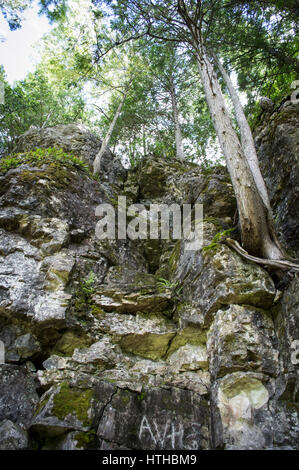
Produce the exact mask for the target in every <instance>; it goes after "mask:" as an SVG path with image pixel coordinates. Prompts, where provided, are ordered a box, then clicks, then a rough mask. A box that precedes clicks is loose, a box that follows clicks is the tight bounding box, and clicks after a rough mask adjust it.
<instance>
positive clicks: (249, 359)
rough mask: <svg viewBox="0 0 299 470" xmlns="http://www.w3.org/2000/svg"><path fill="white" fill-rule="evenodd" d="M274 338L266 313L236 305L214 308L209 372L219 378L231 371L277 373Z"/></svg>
mask: <svg viewBox="0 0 299 470" xmlns="http://www.w3.org/2000/svg"><path fill="white" fill-rule="evenodd" d="M275 346H276V347H277V339H276V336H275V331H274V325H273V321H272V319H271V317H270V316H268V315H267V313H266V312H263V311H262V310H256V309H254V308H250V307H243V306H240V305H231V306H230V307H229V308H228V309H226V310H218V312H217V314H216V317H215V320H214V322H213V324H212V327H211V329H210V331H209V333H208V352H209V361H210V371H211V372H212V374H213V376H214V377H221V376H223V375H225V374H229V373H231V372H234V371H242V370H244V371H250V370H253V371H257V372H263V373H265V374H269V375H277V374H278V372H279V362H278V354H279V351H278V349H276V348H275Z"/></svg>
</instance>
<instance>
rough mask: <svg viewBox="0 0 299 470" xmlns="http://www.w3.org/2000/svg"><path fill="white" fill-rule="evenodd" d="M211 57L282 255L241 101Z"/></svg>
mask: <svg viewBox="0 0 299 470" xmlns="http://www.w3.org/2000/svg"><path fill="white" fill-rule="evenodd" d="M213 57H214V59H215V61H216V63H217V66H218V68H219V70H220V73H221V75H222V77H223V79H224V81H225V83H226V86H227V89H228V91H229V94H230V97H231V100H232V103H233V106H234V110H235V114H236V119H237V123H238V126H239V129H240V135H241V144H242V149H243V152H244V155H245V158H246V160H247V163H248V165H249V167H250V170H251V173H252V176H253V178H254V181H255V185H256V188H257V190H258V192H259V194H260V196H261V198H262V200H263V203H264V205H265V208H266V213H267V220H268V226H269V232H270V236H271V238H272V239H273V241H274V242H275V244H276V245H277V246H278V247H279V248H280V250H281V252H282V253H283V249H282V248H281V247H280V243H279V241H278V239H277V236H276V232H275V225H274V219H273V213H272V208H271V203H270V200H269V196H268V191H267V187H266V184H265V181H264V178H263V176H262V174H261V171H260V167H259V162H258V158H257V153H256V149H255V145H254V140H253V136H252V132H251V129H250V126H249V124H248V121H247V118H246V116H245V113H244V109H243V106H242V103H241V100H240V98H239V94H238V93H237V91H236V89H235V87H234V85H233V82H232V81H231V78H230V76H229V74H228V73H227V72H226V70H225V68H224V67H223V65H222V64H221V62H220V60H219V59H218V58H217V57H216V56H215V55H214V54H213ZM284 256H285V255H284Z"/></svg>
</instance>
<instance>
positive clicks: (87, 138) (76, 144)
mask: <svg viewBox="0 0 299 470" xmlns="http://www.w3.org/2000/svg"><path fill="white" fill-rule="evenodd" d="M36 147H39V148H48V147H58V148H62V149H63V150H64V151H65V152H70V153H72V154H73V155H76V156H79V157H81V158H83V159H84V160H85V161H86V162H87V163H88V164H89V165H90V167H92V163H93V161H94V159H95V157H96V154H97V153H98V152H99V150H100V148H101V140H100V139H99V138H98V137H96V136H95V135H94V134H92V133H91V132H90V131H89V129H88V128H87V127H86V126H84V125H82V124H66V125H58V126H55V127H49V128H45V129H29V131H27V132H26V133H25V134H24V135H22V136H21V137H20V138H19V139H18V142H17V143H16V146H15V149H14V151H15V152H24V151H27V150H33V149H35V148H36ZM101 169H102V175H104V176H105V174H107V173H108V174H109V179H110V180H111V178H112V179H113V182H117V181H118V182H119V181H121V180H122V179H124V178H125V174H126V172H125V169H124V168H123V166H122V164H121V163H120V161H119V160H118V159H117V158H116V157H115V156H114V155H113V154H112V153H111V152H110V150H109V149H108V150H106V152H105V153H104V155H103V157H102V165H101Z"/></svg>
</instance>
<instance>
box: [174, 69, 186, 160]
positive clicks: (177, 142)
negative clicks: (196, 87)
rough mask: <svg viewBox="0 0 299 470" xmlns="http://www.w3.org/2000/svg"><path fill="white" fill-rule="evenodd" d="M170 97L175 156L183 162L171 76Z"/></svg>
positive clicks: (180, 133)
mask: <svg viewBox="0 0 299 470" xmlns="http://www.w3.org/2000/svg"><path fill="white" fill-rule="evenodd" d="M170 95H171V105H172V113H173V120H174V127H175V146H176V156H177V158H178V159H179V160H181V161H183V160H184V159H185V155H184V147H183V138H182V132H181V126H180V122H179V112H178V105H177V99H176V92H175V86H174V80H173V76H172V75H171V76H170Z"/></svg>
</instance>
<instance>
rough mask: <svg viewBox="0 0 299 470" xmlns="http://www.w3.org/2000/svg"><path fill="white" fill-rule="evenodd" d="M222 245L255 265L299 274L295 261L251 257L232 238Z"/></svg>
mask: <svg viewBox="0 0 299 470" xmlns="http://www.w3.org/2000/svg"><path fill="white" fill-rule="evenodd" d="M222 243H224V244H225V245H227V246H229V247H230V248H232V249H233V250H235V251H236V252H237V253H239V255H241V256H243V258H246V259H248V260H250V261H253V262H255V263H258V264H262V265H264V266H271V267H273V268H276V269H282V270H283V271H289V270H291V271H293V272H299V263H297V262H295V261H294V262H292V261H288V260H275V259H263V258H257V257H256V256H251V255H249V254H248V253H247V251H245V250H244V249H243V248H242V247H241V246H240V244H239V243H238V242H237V241H236V240H232V239H231V238H226V239H225V240H223V242H222Z"/></svg>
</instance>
